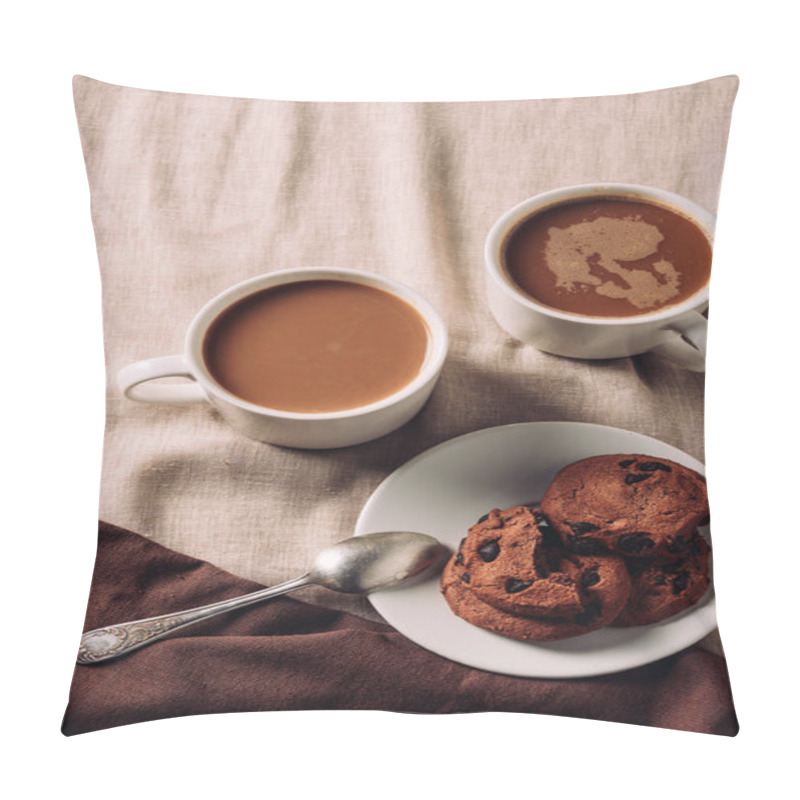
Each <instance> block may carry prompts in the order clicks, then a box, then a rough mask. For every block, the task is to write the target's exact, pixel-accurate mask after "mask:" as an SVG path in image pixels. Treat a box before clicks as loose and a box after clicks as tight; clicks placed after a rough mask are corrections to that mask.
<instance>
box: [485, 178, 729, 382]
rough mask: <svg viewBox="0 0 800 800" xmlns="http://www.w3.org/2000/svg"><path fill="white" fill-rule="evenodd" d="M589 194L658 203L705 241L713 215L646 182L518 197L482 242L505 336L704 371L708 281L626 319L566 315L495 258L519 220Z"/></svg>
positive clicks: (557, 349) (572, 352)
mask: <svg viewBox="0 0 800 800" xmlns="http://www.w3.org/2000/svg"><path fill="white" fill-rule="evenodd" d="M589 197H597V198H602V197H617V198H621V199H626V200H634V201H636V200H640V201H643V202H650V203H654V204H656V205H662V206H666V207H667V208H668V209H670V208H671V209H673V210H675V211H677V212H678V213H682V214H683V215H684V216H687V217H689V219H690V220H691V221H692V222H694V224H695V225H696V226H697V227H698V228H699V229H700V230H701V231H702V232H703V233H704V234H705V235H706V238H707V239H708V241H709V243H710V244H711V245H712V246H713V237H714V224H715V218H714V216H713V215H712V214H711V213H710V212H709V211H707V210H706V209H704V208H702V207H701V206H699V205H698V204H697V203H694V202H692V201H691V200H688V199H687V198H685V197H681V196H680V195H677V194H674V193H673V192H668V191H665V190H663V189H657V188H653V187H650V186H638V185H636V184H627V183H603V184H601V183H592V184H582V185H579V186H567V187H564V188H560V189H554V190H552V191H549V192H544V193H543V194H539V195H536V196H535V197H531V198H530V199H528V200H524V201H523V202H521V203H519V204H518V205H516V206H514V207H513V208H511V209H509V210H508V211H507V212H506V213H505V214H503V215H502V216H501V217H500V218H499V219H498V220H497V222H496V223H495V224H494V225H493V226H492V228H491V230H490V232H489V235H488V237H487V239H486V248H485V261H486V288H487V294H488V302H489V308H490V310H491V312H492V315H493V316H494V318H495V319H496V320H497V322H498V324H499V325H500V326H501V327H502V328H503V329H504V330H505V331H506V332H507V333H509V334H511V336H513V337H514V338H516V339H519V340H520V341H522V342H525V343H527V344H532V345H533V346H534V347H536V348H538V349H539V350H542V351H544V352H547V353H552V354H555V355H560V356H567V357H570V358H584V359H605V358H622V357H625V356H632V355H638V354H640V353H644V352H647V351H651V350H652V351H658V352H660V353H663V354H664V355H667V356H669V357H670V358H672V359H674V360H675V361H677V362H679V363H680V364H681V365H682V366H684V367H686V368H688V369H691V370H694V371H698V372H700V371H703V370H704V369H705V355H706V335H707V325H708V323H707V320H706V317H705V316H704V315H703V313H702V312H703V311H704V310H705V309H706V308H707V307H708V284H706V285H705V286H704V287H703V288H701V289H700V290H699V291H697V292H696V293H695V294H693V295H692V296H691V297H689V298H687V299H686V300H684V301H683V302H681V303H677V304H675V305H672V306H669V307H666V308H662V309H660V310H657V311H653V312H651V313H645V314H640V315H637V316H632V317H603V316H594V317H592V316H583V315H579V314H570V313H568V312H565V311H560V310H557V309H554V308H551V307H549V306H546V305H543V304H541V303H538V302H536V301H535V300H534V299H532V298H531V297H530V296H529V295H527V294H525V293H523V292H522V291H521V290H520V289H519V288H518V287H517V286H516V285H515V284H514V282H513V281H512V279H511V277H510V276H509V274H508V272H507V271H506V269H505V267H504V263H503V258H504V249H505V244H506V242H507V241H508V238H509V237H510V235H511V234H512V232H513V231H514V230H515V229H516V228H517V226H518V225H520V224H521V223H522V222H523V221H525V220H527V219H529V218H530V217H532V216H534V215H536V214H537V213H539V212H541V211H543V210H545V209H547V208H551V207H553V206H554V205H561V204H564V203H569V202H572V201H574V200H579V199H585V198H589Z"/></svg>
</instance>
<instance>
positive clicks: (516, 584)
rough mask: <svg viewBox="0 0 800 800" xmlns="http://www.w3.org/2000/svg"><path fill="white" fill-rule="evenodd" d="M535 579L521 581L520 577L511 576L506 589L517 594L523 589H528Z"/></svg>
mask: <svg viewBox="0 0 800 800" xmlns="http://www.w3.org/2000/svg"><path fill="white" fill-rule="evenodd" d="M532 583H533V581H521V580H520V579H519V578H509V579H508V580H507V581H506V591H507V592H508V593H509V594H516V593H517V592H521V591H522V590H523V589H527V588H528V587H529V586H530V585H531V584H532Z"/></svg>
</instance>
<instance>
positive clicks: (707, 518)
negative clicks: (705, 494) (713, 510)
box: [697, 514, 711, 526]
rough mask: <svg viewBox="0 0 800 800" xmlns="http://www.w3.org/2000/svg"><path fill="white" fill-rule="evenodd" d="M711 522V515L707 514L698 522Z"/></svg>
mask: <svg viewBox="0 0 800 800" xmlns="http://www.w3.org/2000/svg"><path fill="white" fill-rule="evenodd" d="M709 522H711V517H710V515H708V514H706V516H704V517H703V519H701V520H700V521H699V522H698V523H697V524H698V525H700V526H703V525H708V523H709Z"/></svg>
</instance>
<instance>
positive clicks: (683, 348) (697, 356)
mask: <svg viewBox="0 0 800 800" xmlns="http://www.w3.org/2000/svg"><path fill="white" fill-rule="evenodd" d="M665 330H668V331H673V332H675V333H677V334H678V336H673V337H671V339H670V341H667V342H664V344H661V345H659V346H658V347H654V348H653V352H654V353H661V355H665V356H667V358H671V359H672V360H673V361H677V362H678V363H679V364H681V365H682V366H684V367H686V369H689V370H692V371H693V372H705V369H706V339H707V338H708V320H707V319H706V318H705V317H704V316H703V315H702V314H701V313H700V312H699V311H692V312H691V313H690V314H687V315H686V316H685V317H682V318H681V319H679V320H677V321H676V322H673V323H672V324H671V325H670V326H669V327H668V328H666V329H665Z"/></svg>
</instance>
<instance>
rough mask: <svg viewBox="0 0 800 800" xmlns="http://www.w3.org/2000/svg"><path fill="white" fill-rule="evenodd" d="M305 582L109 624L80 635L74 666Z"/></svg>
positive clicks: (118, 653) (304, 578) (307, 577)
mask: <svg viewBox="0 0 800 800" xmlns="http://www.w3.org/2000/svg"><path fill="white" fill-rule="evenodd" d="M309 583H312V581H311V576H310V575H303V576H302V577H300V578H295V579H293V580H291V581H286V582H285V583H280V584H278V585H277V586H270V587H268V588H266V589H259V590H258V591H257V592H251V593H250V594H245V595H240V596H239V597H233V598H231V599H229V600H220V601H219V602H217V603H210V604H209V605H206V606H198V607H197V608H190V609H187V610H185V611H177V612H175V613H174V614H162V615H161V616H158V617H148V618H147V619H137V620H134V621H132V622H121V623H120V624H119V625H109V626H107V627H105V628H96V629H95V630H93V631H87V632H86V633H84V634H83V636H81V644H80V648H79V649H78V658H77V662H78V664H96V663H97V662H99V661H108V660H109V659H111V658H116V657H117V656H121V655H124V654H125V653H130V652H131V650H136V649H138V648H139V647H144V646H145V645H148V644H150V642H155V641H156V640H158V639H162V638H163V637H164V636H166V635H167V634H168V633H172V631H175V630H178V628H185V627H187V626H188V625H193V624H194V623H195V622H200V620H203V619H208V618H209V617H215V616H216V615H217V614H224V613H225V612H226V611H233V610H234V609H237V608H244V607H245V606H249V605H253V604H254V603H260V602H261V601H262V600H268V599H269V598H270V597H277V596H278V595H280V594H286V593H287V592H292V591H294V590H295V589H299V588H300V587H301V586H306V585H307V584H309Z"/></svg>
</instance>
